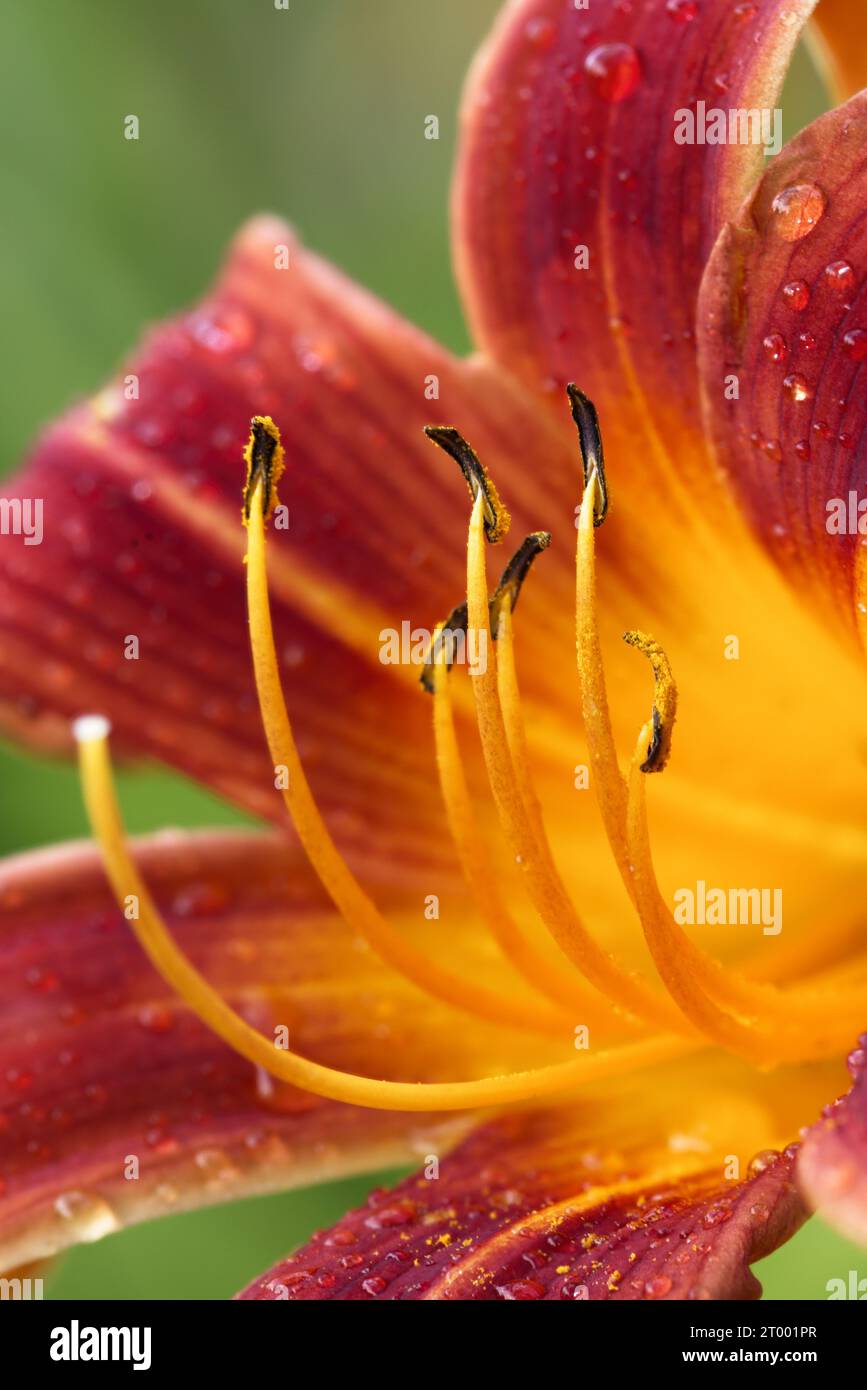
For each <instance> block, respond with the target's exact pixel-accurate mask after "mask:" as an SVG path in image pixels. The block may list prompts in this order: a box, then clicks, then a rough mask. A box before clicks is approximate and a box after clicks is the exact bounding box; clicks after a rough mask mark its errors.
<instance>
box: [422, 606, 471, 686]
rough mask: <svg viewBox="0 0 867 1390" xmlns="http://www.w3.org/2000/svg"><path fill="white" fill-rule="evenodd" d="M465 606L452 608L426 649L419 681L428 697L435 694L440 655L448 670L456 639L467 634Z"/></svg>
mask: <svg viewBox="0 0 867 1390" xmlns="http://www.w3.org/2000/svg"><path fill="white" fill-rule="evenodd" d="M467 623H468V619H467V605H466V602H464V603H459V604H458V605H457V607H455V608H453V609H452V611H451V613H449V616H448V617H447V618H446V620H445V622H444V623H443V624H442V625H441V626H440V627H438V628H437V630H436V632H435V634H434V638H433V641H432V642H431V644H430V647H429V648H428V654H427V659H426V661H425V663H424V666H423V668H422V673H421V676H420V680H421V683H422V686H423V688H424V689H425V690H426V691H427V692H428V694H429V695H434V694H435V693H436V665H437V662H438V661H439V660H440V654H441V653H442V660H443V664H444V665H445V667H446V669H448V668H449V667H450V666H451V665H452V662H453V661H454V655H455V649H456V647H457V643H458V638H459V637H460V636H461V635H463V636H464V637H466V632H467Z"/></svg>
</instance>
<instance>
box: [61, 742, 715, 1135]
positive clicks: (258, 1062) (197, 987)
mask: <svg viewBox="0 0 867 1390" xmlns="http://www.w3.org/2000/svg"><path fill="white" fill-rule="evenodd" d="M106 723H107V721H106ZM105 727H106V726H105V724H103V726H102V727H98V726H97V724H96V723H95V722H92V723H91V724H90V725H87V724H85V723H84V722H83V721H79V723H78V730H77V734H78V738H79V771H80V775H81V782H82V789H83V792H84V800H85V805H86V808H87V813H88V817H89V819H90V824H91V827H92V830H93V834H94V837H95V838H96V840H97V842H98V844H99V847H100V850H101V852H102V856H103V862H104V864H105V869H106V873H107V875H108V878H109V881H110V883H111V886H112V889H113V890H114V895H115V898H116V900H117V902H118V904H119V905H120V906H121V908H122V909H123V908H124V906H125V904H127V903H128V902H129V899H130V896H134V897H135V898H136V899H137V900H138V916H137V917H134V918H132V920H131V922H130V925H131V926H132V929H133V931H134V933H135V935H136V938H137V940H138V941H139V943H140V945H141V946H142V948H143V950H144V951H145V954H146V955H147V957H148V959H149V960H150V962H151V964H152V965H153V966H154V968H155V969H156V970H157V971H158V972H159V974H160V975H161V976H162V978H163V979H164V980H165V981H166V983H167V984H168V985H169V986H170V988H171V989H172V990H174V991H175V993H177V994H178V995H179V996H180V997H181V998H182V999H183V1000H184V1002H185V1003H186V1004H187V1005H188V1007H189V1008H190V1009H191V1011H192V1012H193V1013H194V1014H195V1015H196V1017H197V1018H199V1019H201V1021H202V1022H203V1023H204V1024H205V1025H206V1026H207V1027H208V1028H210V1029H211V1030H212V1031H213V1032H214V1033H216V1034H217V1036H218V1037H220V1038H222V1039H223V1041H224V1042H226V1043H228V1045H229V1046H230V1047H232V1048H233V1049H234V1050H235V1051H236V1052H238V1053H239V1054H240V1055H241V1056H242V1057H246V1058H247V1060H248V1061H249V1062H252V1063H253V1064H254V1066H259V1067H262V1068H264V1070H265V1071H267V1072H268V1073H269V1074H270V1075H271V1076H274V1077H276V1078H277V1079H278V1080H280V1081H283V1082H286V1083H287V1084H288V1085H291V1086H299V1087H301V1089H302V1090H305V1091H310V1092H312V1093H313V1094H314V1095H319V1096H325V1097H327V1098H328V1099H330V1100H336V1101H344V1102H346V1103H347V1104H350V1105H363V1106H367V1107H368V1108H371V1109H374V1110H410V1111H418V1110H425V1111H427V1110H465V1109H475V1108H477V1107H488V1106H499V1105H509V1104H512V1103H515V1102H527V1101H533V1100H541V1099H544V1098H546V1097H549V1096H554V1095H559V1094H561V1093H564V1092H568V1091H571V1090H574V1089H576V1088H577V1087H579V1086H581V1085H582V1084H583V1083H585V1082H591V1081H598V1080H603V1079H607V1078H609V1077H613V1076H618V1075H620V1074H621V1073H623V1072H628V1071H629V1072H631V1071H634V1070H636V1069H640V1068H642V1067H652V1066H655V1065H657V1064H659V1063H660V1062H664V1061H667V1060H669V1059H670V1058H673V1057H676V1056H679V1055H681V1054H682V1053H683V1052H685V1051H686V1050H688V1049H687V1047H686V1045H685V1044H684V1043H683V1042H682V1041H681V1040H679V1039H671V1038H651V1039H648V1040H646V1041H642V1042H638V1043H634V1044H632V1045H630V1046H628V1047H622V1048H615V1049H611V1050H609V1051H604V1052H602V1051H600V1052H598V1053H596V1054H595V1055H590V1054H585V1055H584V1056H582V1057H581V1058H576V1059H574V1060H570V1061H569V1062H562V1063H557V1064H554V1065H551V1066H545V1067H537V1068H535V1069H532V1070H528V1071H522V1072H512V1073H508V1074H506V1075H503V1076H490V1077H482V1078H479V1079H478V1080H473V1081H443V1082H439V1081H437V1082H410V1081H379V1080H376V1079H374V1078H372V1077H367V1076H359V1075H356V1074H354V1073H352V1072H343V1071H338V1070H336V1069H335V1068H333V1067H327V1066H322V1065H321V1064H320V1063H318V1062H314V1061H311V1060H310V1059H309V1058H307V1057H302V1056H300V1055H299V1054H298V1053H296V1052H292V1051H289V1050H287V1049H284V1048H282V1047H277V1046H276V1045H275V1044H274V1042H272V1041H271V1040H269V1039H268V1038H266V1037H265V1036H264V1035H263V1034H262V1033H259V1032H258V1031H257V1030H256V1029H255V1028H253V1027H251V1025H250V1024H249V1023H247V1022H246V1020H244V1019H243V1018H241V1017H240V1016H239V1015H238V1014H237V1013H236V1012H235V1010H234V1009H233V1008H232V1007H231V1006H230V1005H229V1004H227V1003H226V1001H225V1000H224V999H223V998H222V997H221V996H220V995H219V994H218V993H217V991H216V990H215V989H214V988H213V986H212V985H210V984H209V983H208V981H207V980H206V979H205V978H204V976H203V975H201V974H200V973H199V971H198V970H196V968H195V966H193V965H192V964H191V962H190V961H189V960H188V959H187V957H186V956H185V955H184V953H183V951H181V950H180V949H179V947H178V946H177V944H176V943H175V941H174V940H173V938H172V935H171V932H170V931H169V929H168V927H167V926H166V923H165V921H164V919H163V917H162V916H161V914H160V912H159V909H158V908H157V906H156V904H155V903H154V900H153V898H152V897H151V895H150V893H149V891H148V888H147V886H146V885H145V883H144V881H143V880H142V878H141V876H140V875H139V872H138V870H137V869H136V866H135V864H134V863H133V861H132V858H131V856H130V854H129V850H128V848H127V844H126V834H125V830H124V826H123V821H122V819H121V815H120V809H119V806H118V802H117V793H116V789H115V785H114V778H113V774H112V768H111V759H110V757H109V751H108V741H107V737H106V731H105Z"/></svg>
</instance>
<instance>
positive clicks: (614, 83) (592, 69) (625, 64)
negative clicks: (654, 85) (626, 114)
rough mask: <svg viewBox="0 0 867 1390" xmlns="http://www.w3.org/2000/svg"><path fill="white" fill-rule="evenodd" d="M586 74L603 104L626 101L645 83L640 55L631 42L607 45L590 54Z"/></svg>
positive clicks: (595, 49)
mask: <svg viewBox="0 0 867 1390" xmlns="http://www.w3.org/2000/svg"><path fill="white" fill-rule="evenodd" d="M584 71H585V72H586V73H587V76H588V77H589V78H590V82H591V85H592V87H593V90H594V91H595V93H596V95H597V96H599V97H601V98H602V100H603V101H610V102H618V101H625V100H626V98H627V97H628V96H631V95H632V93H633V92H634V91H635V89H636V87H637V86H638V84H639V82H640V81H641V63H640V62H639V59H638V54H637V53H636V51H635V49H634V48H633V47H632V45H631V44H628V43H603V44H600V45H599V46H598V47H597V48H594V49H592V50H591V51H590V53H588V54H587V57H586V58H585V60H584Z"/></svg>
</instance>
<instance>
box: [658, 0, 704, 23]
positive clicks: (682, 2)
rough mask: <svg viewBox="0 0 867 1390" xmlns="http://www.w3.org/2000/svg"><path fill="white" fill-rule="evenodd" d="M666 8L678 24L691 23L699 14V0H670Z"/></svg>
mask: <svg viewBox="0 0 867 1390" xmlns="http://www.w3.org/2000/svg"><path fill="white" fill-rule="evenodd" d="M665 9H666V12H667V13H668V14H669V15H670V16H671V18H672V19H673V20H674V22H675V23H676V24H689V22H690V20H692V19H695V17H696V15H697V14H698V0H668V3H667V5H666V7H665Z"/></svg>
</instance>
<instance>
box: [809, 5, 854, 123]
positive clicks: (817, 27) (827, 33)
mask: <svg viewBox="0 0 867 1390" xmlns="http://www.w3.org/2000/svg"><path fill="white" fill-rule="evenodd" d="M810 29H811V30H812V31H814V32H813V33H811V34H809V37H810V38H811V39H813V40H818V42H814V44H813V47H814V49H815V50H816V51H817V57H818V59H819V63H820V66H821V67H823V68H824V69H825V70H826V72H827V74H828V77H829V79H830V84H831V87H832V89H833V91H834V94H835V97H836V100H837V101H838V102H839V101H845V99H846V98H847V97H850V96H854V95H855V93H856V92H860V90H861V88H862V87H863V86H864V85H865V83H867V26H865V24H864V15H863V14H862V13H861V11H860V10H859V9H858V7H857V5H853V4H852V3H851V0H821V3H820V5H819V8H818V9H817V10H816V13H815V17H814V19H813V21H812V24H811V26H810Z"/></svg>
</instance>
